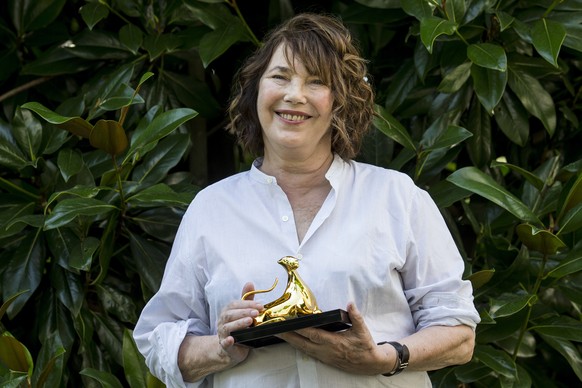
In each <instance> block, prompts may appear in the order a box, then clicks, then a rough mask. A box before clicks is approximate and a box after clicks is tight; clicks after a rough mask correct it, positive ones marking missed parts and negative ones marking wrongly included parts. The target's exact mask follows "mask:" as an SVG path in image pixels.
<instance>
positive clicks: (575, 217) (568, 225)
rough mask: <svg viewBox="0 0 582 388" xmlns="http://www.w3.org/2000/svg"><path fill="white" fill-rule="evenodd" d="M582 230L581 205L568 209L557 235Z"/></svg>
mask: <svg viewBox="0 0 582 388" xmlns="http://www.w3.org/2000/svg"><path fill="white" fill-rule="evenodd" d="M577 230H582V203H579V204H578V205H576V206H574V207H573V208H572V209H570V210H569V211H568V212H567V213H566V215H565V216H564V218H563V219H562V220H561V223H560V229H559V230H558V233H556V234H557V235H560V234H565V233H570V232H574V231H577Z"/></svg>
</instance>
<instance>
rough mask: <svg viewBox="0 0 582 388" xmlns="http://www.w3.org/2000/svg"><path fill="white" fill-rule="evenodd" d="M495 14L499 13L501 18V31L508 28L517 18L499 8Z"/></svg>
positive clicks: (498, 16) (498, 15)
mask: <svg viewBox="0 0 582 388" xmlns="http://www.w3.org/2000/svg"><path fill="white" fill-rule="evenodd" d="M495 15H497V19H498V20H499V25H500V30H501V31H505V30H507V29H508V28H509V27H510V26H511V24H512V23H513V21H514V20H515V18H514V17H513V16H511V15H510V14H508V13H507V12H504V11H499V10H497V11H495Z"/></svg>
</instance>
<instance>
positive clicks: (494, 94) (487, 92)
mask: <svg viewBox="0 0 582 388" xmlns="http://www.w3.org/2000/svg"><path fill="white" fill-rule="evenodd" d="M471 77H472V78H473V87H474V89H475V93H477V97H478V98H479V101H480V102H481V104H482V105H483V107H484V108H485V110H486V111H487V112H489V113H490V114H492V113H493V110H494V109H495V107H496V106H497V104H499V101H501V97H503V94H504V93H505V86H506V85H507V72H505V71H503V72H502V71H497V70H492V69H486V68H484V67H481V66H471Z"/></svg>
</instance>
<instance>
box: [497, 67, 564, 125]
mask: <svg viewBox="0 0 582 388" xmlns="http://www.w3.org/2000/svg"><path fill="white" fill-rule="evenodd" d="M509 70H510V71H509V78H508V80H507V81H508V84H509V87H510V88H511V90H513V92H514V93H515V94H516V95H517V98H519V100H520V101H521V103H522V104H523V106H524V107H525V109H526V110H527V111H528V112H529V113H531V114H532V115H533V116H534V117H537V118H538V119H540V121H541V122H542V124H543V125H544V127H545V128H546V131H547V132H548V134H549V135H550V136H553V134H554V131H555V129H556V109H555V107H554V100H553V99H552V96H551V95H550V94H549V93H548V92H547V91H546V90H545V89H544V87H543V86H542V85H541V84H540V82H539V81H538V80H537V79H536V78H534V77H532V76H531V75H530V74H528V73H526V72H524V71H521V70H517V69H512V68H511V66H510V67H509Z"/></svg>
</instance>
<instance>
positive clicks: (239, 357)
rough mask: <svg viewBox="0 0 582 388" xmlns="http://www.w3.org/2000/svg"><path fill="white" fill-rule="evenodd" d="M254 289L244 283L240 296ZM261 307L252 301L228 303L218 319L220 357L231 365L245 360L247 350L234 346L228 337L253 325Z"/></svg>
mask: <svg viewBox="0 0 582 388" xmlns="http://www.w3.org/2000/svg"><path fill="white" fill-rule="evenodd" d="M254 289H255V287H254V285H253V284H252V283H246V284H245V285H244V287H243V290H242V293H241V296H242V295H244V294H245V293H247V292H249V291H253V290H254ZM262 309H263V306H262V305H261V304H260V303H258V302H255V301H254V300H252V297H251V299H247V300H235V301H233V302H231V303H229V304H228V305H227V306H226V307H225V308H224V309H223V310H222V312H221V313H220V316H219V317H218V323H217V329H218V344H219V345H220V350H221V356H223V357H228V358H229V359H230V360H231V364H232V365H236V364H238V363H239V362H241V361H243V360H244V359H245V358H247V356H248V354H249V348H248V347H245V346H239V345H236V344H235V342H234V338H233V337H232V336H231V335H230V333H232V332H233V331H236V330H241V329H246V328H247V327H249V326H251V324H252V323H253V318H254V317H256V316H257V315H259V312H260V311H261V310H262Z"/></svg>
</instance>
